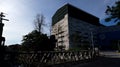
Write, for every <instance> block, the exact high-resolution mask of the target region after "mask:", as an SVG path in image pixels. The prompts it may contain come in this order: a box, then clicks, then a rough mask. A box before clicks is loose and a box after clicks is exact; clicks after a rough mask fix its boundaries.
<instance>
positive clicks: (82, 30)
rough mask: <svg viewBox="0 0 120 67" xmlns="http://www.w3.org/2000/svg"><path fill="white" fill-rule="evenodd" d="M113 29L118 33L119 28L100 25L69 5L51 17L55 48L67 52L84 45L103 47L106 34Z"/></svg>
mask: <svg viewBox="0 0 120 67" xmlns="http://www.w3.org/2000/svg"><path fill="white" fill-rule="evenodd" d="M117 28H118V27H117ZM113 29H114V31H120V28H119V29H116V28H115V27H105V26H103V25H101V24H100V23H99V18H97V17H95V16H93V15H91V14H89V13H87V12H85V11H83V10H81V9H79V8H77V7H74V6H72V5H70V4H66V5H64V6H62V7H61V8H59V9H58V10H57V11H56V12H55V14H54V15H53V17H52V35H55V37H56V39H57V43H56V48H59V49H60V48H61V47H64V49H65V50H68V49H71V48H77V47H78V48H79V47H81V46H85V45H86V46H88V45H89V46H90V47H95V46H98V45H103V42H105V41H103V39H104V37H105V36H106V35H107V34H106V33H109V32H113ZM105 34H106V35H105ZM104 35H105V36H104ZM111 35H113V34H111ZM107 38H108V37H107ZM106 40H107V39H106ZM118 40H120V38H118ZM106 43H107V41H106Z"/></svg>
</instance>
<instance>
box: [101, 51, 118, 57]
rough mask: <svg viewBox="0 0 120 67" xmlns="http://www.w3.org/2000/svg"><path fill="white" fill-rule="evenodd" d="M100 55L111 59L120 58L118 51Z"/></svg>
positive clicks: (103, 52) (104, 52)
mask: <svg viewBox="0 0 120 67" xmlns="http://www.w3.org/2000/svg"><path fill="white" fill-rule="evenodd" d="M100 55H101V56H104V57H109V58H120V53H119V52H117V51H102V52H100Z"/></svg>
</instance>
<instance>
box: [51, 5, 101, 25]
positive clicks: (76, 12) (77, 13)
mask: <svg viewBox="0 0 120 67" xmlns="http://www.w3.org/2000/svg"><path fill="white" fill-rule="evenodd" d="M67 13H68V15H69V16H70V17H73V18H76V19H79V20H82V21H85V22H88V23H90V24H93V25H97V26H102V25H101V24H100V23H99V18H98V17H96V16H94V15H92V14H90V13H87V12H85V11H84V10H82V9H79V8H77V7H75V6H73V5H71V4H69V3H68V4H65V5H64V6H62V7H61V8H59V9H58V10H57V11H56V12H55V14H54V15H53V17H52V25H54V24H55V23H57V22H58V21H60V20H61V19H63V18H64V15H65V14H67Z"/></svg>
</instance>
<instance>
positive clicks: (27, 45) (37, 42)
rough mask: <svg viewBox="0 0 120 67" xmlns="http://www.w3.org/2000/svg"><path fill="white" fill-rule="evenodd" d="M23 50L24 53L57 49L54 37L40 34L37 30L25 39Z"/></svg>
mask: <svg viewBox="0 0 120 67" xmlns="http://www.w3.org/2000/svg"><path fill="white" fill-rule="evenodd" d="M22 41H23V43H22V49H23V50H24V51H52V50H54V47H55V44H54V43H55V39H54V37H52V36H51V37H50V39H49V38H48V37H47V35H46V34H40V33H39V32H38V31H37V30H34V31H32V32H31V33H29V34H27V35H25V36H24V37H23V40H22Z"/></svg>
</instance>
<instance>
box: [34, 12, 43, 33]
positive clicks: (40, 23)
mask: <svg viewBox="0 0 120 67" xmlns="http://www.w3.org/2000/svg"><path fill="white" fill-rule="evenodd" d="M34 26H35V30H37V31H38V32H40V33H42V29H43V27H44V26H45V17H44V15H43V14H37V15H36V18H35V20H34Z"/></svg>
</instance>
